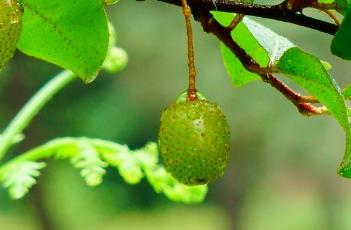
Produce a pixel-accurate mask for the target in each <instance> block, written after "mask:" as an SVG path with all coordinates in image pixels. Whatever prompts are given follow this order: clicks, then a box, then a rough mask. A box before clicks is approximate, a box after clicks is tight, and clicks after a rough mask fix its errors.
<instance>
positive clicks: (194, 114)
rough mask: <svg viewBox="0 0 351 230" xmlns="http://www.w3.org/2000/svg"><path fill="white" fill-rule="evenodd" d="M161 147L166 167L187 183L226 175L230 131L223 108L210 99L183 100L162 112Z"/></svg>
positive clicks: (173, 174) (174, 175)
mask: <svg viewBox="0 0 351 230" xmlns="http://www.w3.org/2000/svg"><path fill="white" fill-rule="evenodd" d="M159 149H160V152H161V156H162V158H163V161H164V164H165V167H166V169H167V170H168V171H169V172H170V173H171V174H172V176H173V177H175V178H176V179H177V180H178V181H180V182H181V183H183V184H186V185H199V184H206V183H208V182H209V181H212V180H214V179H216V178H218V177H220V176H222V175H223V173H224V170H225V168H226V166H227V164H228V158H229V150H230V133H229V127H228V123H227V120H226V117H225V115H224V114H223V112H222V111H221V109H220V108H219V107H218V106H217V105H216V104H215V103H212V102H209V101H207V100H196V101H183V102H179V103H176V104H173V105H172V106H170V107H169V108H167V109H166V110H164V112H163V113H162V117H161V127H160V132H159Z"/></svg>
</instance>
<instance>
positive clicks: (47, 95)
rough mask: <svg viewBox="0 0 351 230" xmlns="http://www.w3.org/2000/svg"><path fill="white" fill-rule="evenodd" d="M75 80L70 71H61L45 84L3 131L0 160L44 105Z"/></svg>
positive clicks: (0, 140) (0, 143)
mask: <svg viewBox="0 0 351 230" xmlns="http://www.w3.org/2000/svg"><path fill="white" fill-rule="evenodd" d="M73 79H75V74H74V73H72V72H70V71H67V70H65V71H62V72H61V73H59V74H57V75H56V76H55V77H54V78H53V79H52V80H50V81H49V82H48V83H46V84H45V85H44V86H43V87H42V88H41V89H40V90H39V91H38V92H37V93H36V94H35V95H34V96H33V97H32V98H31V99H30V100H29V101H28V102H27V103H26V104H25V105H24V107H23V108H22V109H21V111H20V112H19V113H18V114H17V115H16V116H15V117H14V118H13V120H12V121H11V122H10V124H9V125H8V126H7V127H6V129H5V130H4V132H3V134H2V136H1V139H0V160H1V159H2V158H3V157H4V156H5V154H6V152H7V151H8V150H9V148H10V147H11V146H12V145H13V140H14V138H15V137H16V136H17V135H19V134H22V132H23V130H24V129H25V128H26V127H27V126H28V124H29V123H30V121H31V120H32V119H33V118H34V117H35V116H36V115H37V114H38V112H39V111H40V110H41V109H42V108H43V107H44V106H45V105H46V103H47V102H48V101H49V100H50V99H51V98H52V97H53V96H54V95H55V94H56V93H57V92H58V91H60V90H61V89H62V88H64V87H65V86H66V85H67V84H68V83H69V82H71V81H72V80H73Z"/></svg>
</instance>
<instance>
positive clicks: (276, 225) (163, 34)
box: [0, 0, 351, 230]
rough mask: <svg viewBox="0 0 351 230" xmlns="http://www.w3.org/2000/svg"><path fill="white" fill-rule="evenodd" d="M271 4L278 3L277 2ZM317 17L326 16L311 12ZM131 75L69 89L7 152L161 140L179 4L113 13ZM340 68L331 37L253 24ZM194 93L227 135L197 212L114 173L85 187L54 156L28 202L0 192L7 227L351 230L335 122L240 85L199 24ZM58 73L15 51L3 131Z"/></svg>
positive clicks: (171, 86)
mask: <svg viewBox="0 0 351 230" xmlns="http://www.w3.org/2000/svg"><path fill="white" fill-rule="evenodd" d="M270 2H272V1H270ZM310 13H313V14H314V15H315V16H318V17H322V18H323V16H322V14H321V13H319V12H310ZM108 14H109V17H110V19H111V22H112V23H113V24H114V26H115V27H116V30H117V35H118V45H119V46H121V47H123V48H124V49H126V51H127V52H128V54H129V65H128V67H127V69H125V70H124V71H123V72H121V73H119V74H117V75H113V76H111V75H108V74H104V73H103V74H101V75H100V77H99V78H98V79H97V80H96V81H95V82H93V83H92V84H90V85H84V84H82V82H80V81H79V80H76V81H75V82H74V83H72V84H71V85H69V86H68V87H66V88H65V89H64V90H63V91H62V92H60V93H59V94H58V95H57V96H56V97H55V98H54V100H53V101H51V102H50V103H49V105H48V106H47V107H45V109H44V110H43V111H42V112H41V113H40V115H39V116H38V117H37V118H36V119H35V120H34V121H33V123H32V124H31V125H30V127H29V128H28V129H27V130H26V132H25V135H26V140H25V142H23V143H22V144H21V145H20V146H19V147H16V148H15V149H13V151H12V152H11V154H9V155H12V156H14V155H16V154H19V153H21V152H22V151H24V150H26V149H29V148H32V147H34V146H37V145H39V144H42V143H44V142H46V141H48V140H50V139H52V138H54V137H63V136H89V137H98V138H105V139H109V140H113V141H116V142H119V143H123V144H127V145H129V146H130V148H138V147H141V146H143V145H144V144H145V143H146V142H148V141H155V140H157V133H158V127H159V118H160V113H161V111H162V110H163V109H164V108H165V107H166V106H168V105H169V104H171V103H172V102H173V101H174V100H175V98H176V97H177V96H178V95H179V94H180V93H181V92H182V91H184V90H185V88H186V84H187V69H186V67H187V59H186V46H185V45H186V43H185V27H184V19H183V17H182V15H181V10H180V8H177V7H174V6H171V5H168V4H164V3H160V2H157V1H151V0H148V1H146V2H136V1H121V2H120V3H119V4H117V5H114V6H112V7H109V8H108ZM257 20H258V21H259V22H261V23H263V24H265V25H267V26H269V27H271V28H272V29H273V30H274V31H276V32H278V33H280V34H282V35H284V36H287V37H288V38H289V39H290V40H291V41H293V42H294V43H295V44H297V45H298V46H300V47H302V48H303V49H305V50H306V51H309V52H311V53H313V54H315V55H316V56H317V57H319V58H320V59H323V60H327V61H329V62H330V63H331V64H332V65H333V69H332V71H331V72H332V74H333V76H334V77H335V78H336V80H337V81H338V82H339V83H340V85H341V86H344V85H345V84H347V83H348V82H349V81H350V70H351V68H350V64H349V63H348V62H345V61H341V60H340V59H337V58H335V57H333V56H332V55H331V54H330V51H329V44H330V41H331V36H329V35H325V34H321V33H319V32H316V31H313V30H309V29H305V28H300V27H297V26H294V25H291V24H285V23H277V22H273V21H270V20H263V19H257ZM194 30H195V47H196V58H197V60H196V62H197V69H198V88H199V90H200V91H201V92H202V93H204V94H205V95H206V96H207V98H209V99H210V100H212V101H215V102H217V103H218V104H219V105H220V106H221V107H222V108H223V110H224V112H225V113H226V115H227V117H228V121H229V124H230V128H231V132H232V141H231V142H232V151H231V161H230V166H229V168H228V169H227V171H226V174H225V176H224V177H223V178H221V179H219V180H218V181H216V182H214V183H211V184H210V185H209V194H208V196H207V199H206V201H205V202H204V203H203V204H200V205H183V204H176V203H173V202H171V201H169V200H167V199H166V198H165V197H164V196H163V195H157V194H156V193H155V192H154V191H153V190H152V189H151V187H150V186H149V185H148V184H147V183H146V182H144V183H141V184H139V185H136V186H130V185H126V184H125V183H124V182H123V181H122V179H121V178H120V177H119V176H118V174H117V173H116V171H115V170H114V169H110V170H108V173H107V175H106V176H105V178H104V183H103V184H102V185H100V186H98V187H96V188H90V187H87V186H86V185H85V184H84V181H83V179H82V178H80V176H79V172H78V170H76V169H74V168H72V167H71V166H70V165H69V164H68V162H61V161H50V162H49V167H48V168H47V169H45V170H44V171H43V176H41V177H40V179H39V183H38V184H37V185H36V186H35V187H34V189H32V191H31V192H30V194H29V195H27V196H26V197H25V198H24V199H22V200H19V201H11V200H10V199H9V197H8V195H7V193H6V191H5V190H4V189H2V188H1V189H0V229H1V230H19V229H21V230H22V229H25V230H37V229H38V230H39V229H45V230H52V229H53V230H80V229H85V230H90V229H91V230H93V229H94V230H95V229H99V230H100V229H101V230H110V229H111V230H112V229H128V230H139V229H145V230H148V229H150V230H151V229H153V230H158V229H170V230H172V229H182V230H188V229H189V230H190V229H192V230H197V229H199V230H200V229H201V230H229V229H234V230H278V229H279V230H281V229H287V230H305V229H306V230H311V229H318V230H327V229H332V230H338V229H351V218H350V213H349V210H350V207H351V197H350V196H349V194H350V191H351V181H350V180H346V179H343V178H341V177H339V176H338V175H337V174H336V168H337V166H338V163H339V161H340V159H341V157H342V154H343V151H344V144H345V143H344V134H343V131H342V129H341V128H340V127H339V126H338V124H337V123H336V122H335V121H334V120H333V119H332V118H330V117H324V116H323V117H312V118H307V117H303V116H302V115H300V114H299V113H298V112H297V110H296V109H295V107H294V106H293V105H291V104H290V103H289V102H288V101H287V100H286V99H285V98H284V97H283V96H281V95H280V94H279V93H278V92H277V91H275V90H274V89H272V88H271V87H270V86H268V85H267V84H264V83H262V82H256V83H253V84H250V85H248V86H247V87H244V88H240V89H237V88H233V87H232V85H231V80H230V79H229V77H228V76H227V75H226V71H225V69H224V66H223V63H222V60H221V57H220V53H219V49H218V43H219V42H218V40H216V39H215V38H214V36H212V35H208V34H205V33H204V32H203V31H202V28H201V27H200V26H199V24H197V23H195V24H194ZM58 71H59V69H58V68H57V67H55V66H53V65H51V64H48V63H45V62H42V61H39V60H35V59H33V58H30V57H26V56H24V55H22V54H21V53H20V52H17V54H16V57H15V59H14V60H12V62H11V63H9V64H8V65H7V67H6V68H5V69H4V71H3V72H1V73H0V92H1V93H0V129H3V128H4V127H5V126H6V124H7V123H8V122H9V121H10V119H11V118H12V117H13V116H14V115H15V114H16V112H17V111H18V110H19V109H20V107H21V106H22V105H23V104H24V103H25V102H26V101H27V100H28V98H29V97H30V96H31V95H32V94H33V93H34V92H35V91H36V90H37V89H38V88H39V87H40V86H41V85H43V84H44V83H45V82H46V81H47V80H48V79H49V78H50V77H51V76H53V75H55V73H57V72H58Z"/></svg>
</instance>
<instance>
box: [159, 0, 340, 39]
mask: <svg viewBox="0 0 351 230" xmlns="http://www.w3.org/2000/svg"><path fill="white" fill-rule="evenodd" d="M158 1H161V2H165V3H169V4H173V5H177V6H181V0H158ZM214 2H215V4H214ZM287 3H288V2H286V1H284V2H283V3H281V4H278V5H258V4H245V3H240V2H237V1H230V0H188V4H189V6H190V7H191V9H193V10H196V11H202V12H209V11H212V10H216V11H222V12H231V13H238V14H244V15H252V16H257V17H262V18H270V19H274V20H278V21H283V22H289V23H293V24H296V25H300V26H304V27H307V28H311V29H315V30H318V31H321V32H323V33H327V34H331V35H334V34H335V33H336V31H337V30H338V26H337V25H334V24H333V23H329V22H326V21H322V20H318V19H315V18H311V17H308V16H306V15H303V14H302V13H299V12H297V11H295V10H291V9H289V8H288V5H287Z"/></svg>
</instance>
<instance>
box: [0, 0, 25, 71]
mask: <svg viewBox="0 0 351 230" xmlns="http://www.w3.org/2000/svg"><path fill="white" fill-rule="evenodd" d="M22 14H23V12H22V7H21V6H20V4H19V3H18V2H17V1H16V0H0V69H1V68H2V66H3V65H4V64H5V63H6V62H7V61H8V60H9V59H11V58H12V57H13V53H14V52H15V50H16V46H17V42H18V38H19V35H20V32H21V28H22Z"/></svg>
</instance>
